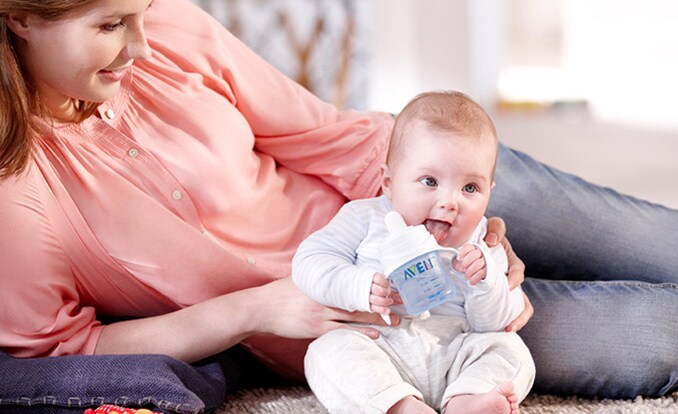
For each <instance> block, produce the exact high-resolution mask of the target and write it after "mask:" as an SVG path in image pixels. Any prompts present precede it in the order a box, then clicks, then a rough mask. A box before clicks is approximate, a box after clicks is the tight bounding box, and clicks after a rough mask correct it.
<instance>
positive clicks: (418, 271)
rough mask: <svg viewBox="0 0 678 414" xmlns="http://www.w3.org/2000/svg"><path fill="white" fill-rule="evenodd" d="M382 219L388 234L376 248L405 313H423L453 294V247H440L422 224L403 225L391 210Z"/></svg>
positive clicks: (401, 220) (401, 219)
mask: <svg viewBox="0 0 678 414" xmlns="http://www.w3.org/2000/svg"><path fill="white" fill-rule="evenodd" d="M385 221H386V228H387V230H388V232H389V236H388V237H387V238H386V240H385V241H384V242H383V243H382V245H381V246H380V249H379V250H380V254H381V264H382V266H383V268H384V274H385V275H386V276H387V277H388V279H389V281H390V283H391V284H392V285H393V286H394V287H395V288H396V289H397V290H398V292H399V293H400V296H401V297H402V299H403V304H404V305H405V309H406V310H407V313H408V314H410V315H417V314H420V313H422V312H426V311H428V310H429V309H431V308H434V307H436V306H438V305H441V304H442V303H444V302H445V301H446V300H447V299H448V298H449V297H450V296H452V295H454V293H455V288H454V281H453V279H452V273H453V272H454V269H452V261H453V260H454V258H455V257H456V250H454V249H449V248H443V247H440V246H439V245H438V243H437V242H436V239H435V237H433V235H431V233H429V232H428V230H426V227H424V225H421V224H420V225H418V226H407V225H406V224H405V221H404V220H403V218H402V216H401V215H400V214H399V213H397V212H395V211H391V212H389V213H387V214H386V217H385Z"/></svg>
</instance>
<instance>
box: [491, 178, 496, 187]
mask: <svg viewBox="0 0 678 414" xmlns="http://www.w3.org/2000/svg"><path fill="white" fill-rule="evenodd" d="M495 185H497V182H496V181H494V180H492V184H490V188H494V186H495Z"/></svg>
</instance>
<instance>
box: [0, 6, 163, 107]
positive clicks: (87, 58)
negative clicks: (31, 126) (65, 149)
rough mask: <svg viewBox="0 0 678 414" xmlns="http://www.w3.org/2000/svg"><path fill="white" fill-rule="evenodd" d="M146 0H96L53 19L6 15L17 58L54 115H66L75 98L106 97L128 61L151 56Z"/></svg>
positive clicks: (100, 99)
mask: <svg viewBox="0 0 678 414" xmlns="http://www.w3.org/2000/svg"><path fill="white" fill-rule="evenodd" d="M151 2H152V0H97V1H95V2H94V3H93V4H92V5H89V6H86V7H85V8H84V9H82V10H78V11H76V12H74V13H73V14H70V15H67V16H65V17H63V18H60V19H58V20H54V21H47V20H43V19H41V18H40V17H37V16H35V15H25V16H16V15H14V16H13V15H10V19H9V22H10V28H11V29H12V31H13V32H14V33H15V34H16V35H17V36H18V37H19V38H20V40H19V41H18V42H17V43H18V45H17V46H18V49H19V54H20V58H21V60H22V63H23V65H24V67H25V69H26V70H27V71H28V72H29V73H30V76H31V78H32V80H33V82H34V85H35V86H36V89H37V91H38V94H39V95H40V97H41V98H42V100H43V101H44V102H45V103H46V104H47V106H48V107H49V108H50V109H51V111H52V113H53V116H54V117H55V118H57V119H62V118H65V119H69V115H71V116H72V114H73V112H72V111H73V110H74V102H75V101H76V100H82V101H88V102H103V101H106V100H108V99H110V98H112V97H113V96H114V95H115V94H116V93H117V92H118V90H119V89H120V81H121V79H122V78H123V76H124V75H125V73H126V72H127V71H128V70H129V68H130V66H131V65H132V63H133V62H134V60H135V59H146V58H148V57H149V56H150V55H151V51H150V48H149V46H148V43H147V42H146V36H145V34H144V21H143V18H144V13H145V11H146V10H147V9H148V7H150V4H151Z"/></svg>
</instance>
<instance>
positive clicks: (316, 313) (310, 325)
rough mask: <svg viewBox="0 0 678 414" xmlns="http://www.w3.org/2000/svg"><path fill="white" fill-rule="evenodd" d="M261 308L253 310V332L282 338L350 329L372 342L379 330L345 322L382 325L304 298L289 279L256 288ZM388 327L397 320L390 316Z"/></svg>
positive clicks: (378, 320) (367, 315) (372, 317)
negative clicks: (370, 339)
mask: <svg viewBox="0 0 678 414" xmlns="http://www.w3.org/2000/svg"><path fill="white" fill-rule="evenodd" d="M257 289H259V294H260V295H262V296H261V298H260V301H261V306H259V307H258V308H256V309H257V310H255V311H253V314H256V316H254V317H255V318H256V320H255V321H254V322H255V326H256V328H255V329H256V331H257V333H268V334H273V335H277V336H282V337H285V338H316V337H318V336H320V335H322V334H324V333H326V332H329V331H331V330H333V329H338V328H343V329H353V330H356V331H359V332H362V333H363V334H365V335H367V336H368V337H370V338H372V339H376V338H377V337H378V336H379V331H377V330H376V329H374V328H371V327H369V326H360V325H358V326H354V325H349V324H347V322H361V323H369V324H380V325H384V324H385V323H384V321H383V320H382V319H381V317H380V316H379V314H377V313H369V312H349V311H345V310H341V309H336V308H330V307H327V306H324V305H321V304H319V303H317V302H315V301H314V300H313V299H311V298H309V297H308V296H306V295H305V294H304V293H303V292H302V291H301V290H299V288H298V287H297V286H296V285H295V284H294V282H293V281H292V279H291V278H289V277H287V278H283V279H279V280H276V281H274V282H271V283H268V284H266V285H264V286H260V287H259V288H257ZM390 317H391V324H392V325H397V324H399V323H400V319H399V317H398V316H397V315H390Z"/></svg>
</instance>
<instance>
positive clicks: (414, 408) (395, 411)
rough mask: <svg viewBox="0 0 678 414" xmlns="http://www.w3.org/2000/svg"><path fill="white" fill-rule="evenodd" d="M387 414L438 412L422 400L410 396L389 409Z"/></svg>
mask: <svg viewBox="0 0 678 414" xmlns="http://www.w3.org/2000/svg"><path fill="white" fill-rule="evenodd" d="M387 414H436V411H435V410H434V409H433V408H431V407H429V406H428V405H426V403H424V402H423V401H421V400H420V399H418V398H416V397H414V396H413V395H410V396H409V397H405V398H403V399H402V400H400V401H398V402H397V403H395V405H393V407H391V408H389V409H388V413H387Z"/></svg>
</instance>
